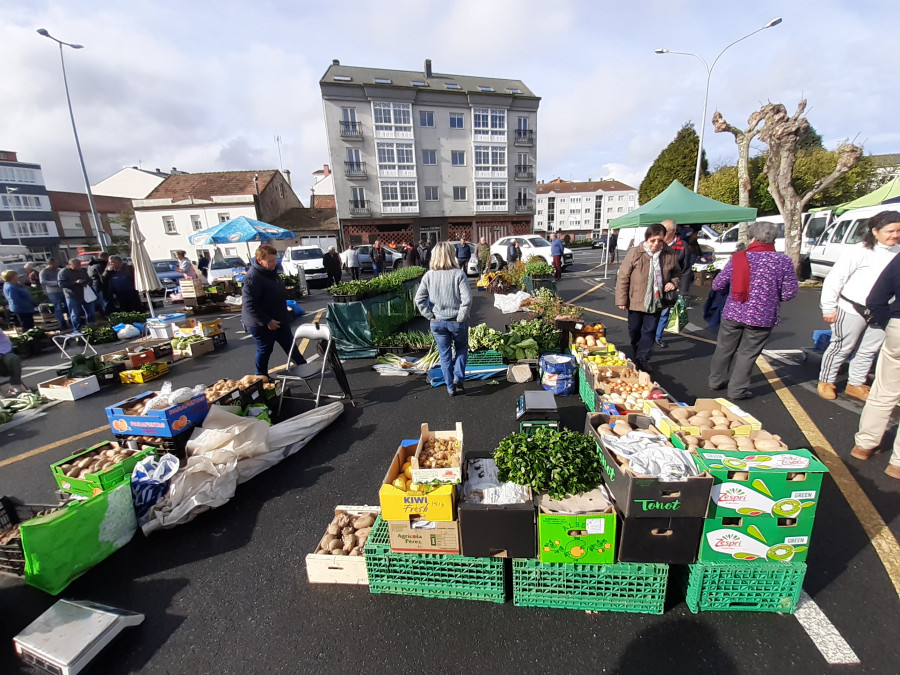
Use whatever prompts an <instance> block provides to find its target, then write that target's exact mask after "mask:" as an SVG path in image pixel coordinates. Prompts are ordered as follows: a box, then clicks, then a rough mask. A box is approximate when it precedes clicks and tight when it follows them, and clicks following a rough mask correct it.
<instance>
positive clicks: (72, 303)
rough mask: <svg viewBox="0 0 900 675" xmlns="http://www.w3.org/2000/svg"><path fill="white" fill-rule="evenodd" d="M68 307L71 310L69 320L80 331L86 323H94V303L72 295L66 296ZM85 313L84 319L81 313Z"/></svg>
mask: <svg viewBox="0 0 900 675" xmlns="http://www.w3.org/2000/svg"><path fill="white" fill-rule="evenodd" d="M66 307H67V308H68V310H69V320H70V321H71V322H72V328H73V329H75V330H76V331H80V330H81V329H82V328H84V324H85V323H94V303H93V302H85V301H84V300H79V299H78V298H73V297H72V296H71V295H67V296H66ZM82 312H83V313H84V319H85V320H84V321H82V318H81V314H82Z"/></svg>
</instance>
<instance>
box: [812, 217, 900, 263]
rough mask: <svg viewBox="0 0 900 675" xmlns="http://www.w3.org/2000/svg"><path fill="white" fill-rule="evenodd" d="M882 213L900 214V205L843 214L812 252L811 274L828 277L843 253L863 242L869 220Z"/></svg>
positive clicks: (830, 226) (819, 239)
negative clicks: (896, 212)
mask: <svg viewBox="0 0 900 675" xmlns="http://www.w3.org/2000/svg"><path fill="white" fill-rule="evenodd" d="M892 207H893V208H892ZM882 211H898V212H900V205H898V204H879V205H878V206H864V207H863V208H861V209H853V210H852V211H847V212H846V213H843V214H841V216H840V217H839V218H837V219H836V220H835V221H834V222H833V223H831V224H830V225H829V226H828V227H827V228H826V229H825V231H824V232H822V234H821V235H820V236H819V238H818V240H816V243H815V245H814V246H813V247H812V249H811V250H810V252H809V267H810V274H811V275H812V276H813V277H816V278H818V279H824V278H825V277H826V276H828V273H829V272H830V271H831V268H832V267H834V263H835V261H836V260H837V259H838V258H839V257H840V255H841V253H843V252H844V251H846V250H847V249H848V248H849V247H851V246H853V245H855V244H858V243H859V242H861V241H862V239H863V235H864V234H865V233H866V224H867V223H868V222H869V218H871V217H872V216H874V215H875V214H877V213H881V212H882Z"/></svg>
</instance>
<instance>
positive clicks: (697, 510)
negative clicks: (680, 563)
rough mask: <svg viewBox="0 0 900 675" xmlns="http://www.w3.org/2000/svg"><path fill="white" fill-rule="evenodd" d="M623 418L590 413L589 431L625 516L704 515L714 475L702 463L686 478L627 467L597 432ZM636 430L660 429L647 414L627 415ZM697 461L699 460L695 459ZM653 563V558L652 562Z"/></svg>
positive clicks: (614, 495) (615, 497)
mask: <svg viewBox="0 0 900 675" xmlns="http://www.w3.org/2000/svg"><path fill="white" fill-rule="evenodd" d="M617 420H622V418H621V417H619V418H615V417H609V416H608V415H605V414H603V413H588V414H587V417H586V419H585V431H584V432H585V433H586V434H588V435H589V436H593V438H594V440H595V441H596V442H597V448H598V452H599V453H600V463H601V464H602V465H603V471H604V477H603V480H604V483H606V486H607V487H608V488H609V490H610V492H611V493H612V495H613V499H615V500H616V505H617V506H618V508H619V509H620V510H621V511H622V514H623V516H624V517H625V518H660V517H665V518H703V517H704V516H705V515H706V511H707V508H708V506H709V492H710V490H711V489H712V486H713V478H712V476H711V475H710V474H709V473H705V472H704V469H702V468H701V467H700V466H698V467H697V468H698V472H699V474H700V475H698V476H690V477H689V478H687V479H685V480H683V481H668V482H666V481H660V480H659V479H658V478H657V477H656V476H638V475H636V474H635V473H634V472H633V471H632V470H631V469H630V468H628V467H625V466H623V464H622V461H621V459H620V458H619V457H618V456H617V455H616V454H615V453H613V452H611V451H609V450H607V449H606V447H605V446H604V445H603V442H602V441H601V439H600V435H599V434H598V433H597V427H599V426H600V425H601V424H606V423H615V422H616V421H617ZM625 421H627V422H628V424H630V425H631V426H632V427H634V428H635V429H646V430H648V431H651V432H658V430H657V429H656V428H655V427H654V426H653V425H652V424H651V420H650V418H649V417H647V416H645V415H628V417H627V418H625ZM695 463H696V462H695ZM648 562H649V561H648ZM652 562H662V561H658V560H657V561H652Z"/></svg>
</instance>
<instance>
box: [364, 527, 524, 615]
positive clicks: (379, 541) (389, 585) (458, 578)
mask: <svg viewBox="0 0 900 675" xmlns="http://www.w3.org/2000/svg"><path fill="white" fill-rule="evenodd" d="M365 558H366V570H367V572H368V575H369V591H370V592H371V593H394V594H398V595H419V596H422V597H426V598H447V599H454V600H481V601H484V602H505V601H506V568H505V566H504V559H503V558H467V557H465V556H461V555H432V554H427V553H421V554H420V553H391V550H390V541H389V539H388V530H387V524H386V523H385V522H384V521H383V520H382V519H381V516H379V517H378V520H376V521H375V525H374V526H373V527H372V531H371V532H370V534H369V538H368V540H367V541H366V548H365Z"/></svg>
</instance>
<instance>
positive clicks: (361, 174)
mask: <svg viewBox="0 0 900 675" xmlns="http://www.w3.org/2000/svg"><path fill="white" fill-rule="evenodd" d="M344 175H345V176H347V178H366V177H367V176H368V175H369V174H368V172H367V171H366V163H365V162H344Z"/></svg>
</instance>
